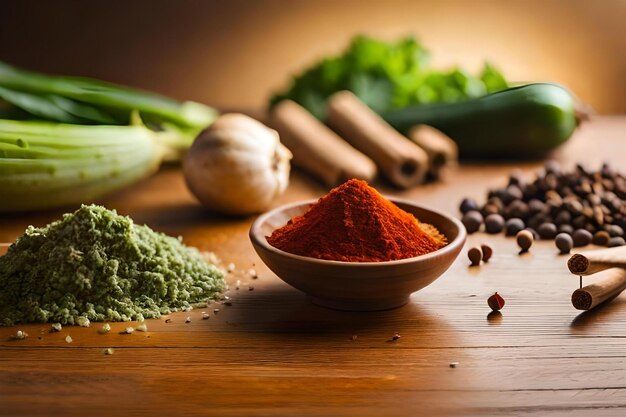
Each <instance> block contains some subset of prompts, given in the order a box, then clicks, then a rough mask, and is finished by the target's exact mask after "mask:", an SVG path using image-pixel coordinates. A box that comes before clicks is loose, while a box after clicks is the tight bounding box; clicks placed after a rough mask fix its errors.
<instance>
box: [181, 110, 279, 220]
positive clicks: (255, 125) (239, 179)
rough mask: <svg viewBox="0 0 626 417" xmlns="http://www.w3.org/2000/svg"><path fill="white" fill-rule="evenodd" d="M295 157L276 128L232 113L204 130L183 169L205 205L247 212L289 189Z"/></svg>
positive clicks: (233, 212) (262, 208) (189, 183)
mask: <svg viewBox="0 0 626 417" xmlns="http://www.w3.org/2000/svg"><path fill="white" fill-rule="evenodd" d="M290 159H291V152H289V150H288V149H287V148H286V147H285V146H283V145H282V144H281V143H280V140H279V137H278V133H277V132H276V131H275V130H273V129H270V128H268V127H267V126H265V125H263V124H262V123H260V122H258V121H256V120H254V119H252V118H250V117H248V116H245V115H243V114H237V113H231V114H225V115H223V116H220V117H219V118H218V119H217V120H216V121H215V122H214V123H213V124H212V125H211V126H210V127H209V128H208V129H206V130H204V131H203V132H202V133H200V135H199V136H198V137H197V138H196V140H195V141H194V143H193V145H191V148H190V149H189V151H188V152H187V155H186V156H185V159H184V161H183V172H184V174H185V179H186V181H187V186H188V187H189V189H190V190H191V192H192V193H193V194H194V195H195V196H196V197H197V198H198V200H200V202H201V203H202V204H203V205H204V206H205V207H207V208H209V209H211V210H215V211H219V212H222V213H226V214H235V215H244V214H252V213H258V212H261V211H264V210H265V209H267V208H268V207H269V206H270V204H271V203H272V201H273V200H274V198H276V197H277V196H278V195H280V194H282V193H283V191H285V189H286V188H287V185H288V184H289V168H290V164H289V161H290Z"/></svg>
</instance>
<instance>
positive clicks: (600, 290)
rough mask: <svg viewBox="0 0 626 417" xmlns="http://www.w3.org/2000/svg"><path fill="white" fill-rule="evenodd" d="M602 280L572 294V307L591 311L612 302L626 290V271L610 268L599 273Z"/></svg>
mask: <svg viewBox="0 0 626 417" xmlns="http://www.w3.org/2000/svg"><path fill="white" fill-rule="evenodd" d="M596 276H598V277H600V278H601V280H600V281H599V282H596V283H594V284H591V285H587V286H585V287H582V288H579V289H577V290H576V291H574V293H573V294H572V305H573V306H574V307H575V308H576V309H578V310H591V309H592V308H594V307H596V306H597V305H599V304H602V303H604V302H607V301H610V300H612V299H613V298H615V297H617V296H618V295H619V294H620V293H621V292H622V291H624V290H625V289H626V270H625V269H622V268H610V269H607V270H605V271H602V272H599V273H598V274H597V275H596Z"/></svg>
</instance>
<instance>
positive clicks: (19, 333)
mask: <svg viewBox="0 0 626 417" xmlns="http://www.w3.org/2000/svg"><path fill="white" fill-rule="evenodd" d="M27 337H28V333H26V332H25V331H23V330H18V331H17V332H15V336H13V339H16V340H24V339H26V338H27Z"/></svg>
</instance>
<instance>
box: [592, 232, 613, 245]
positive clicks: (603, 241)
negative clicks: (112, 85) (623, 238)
mask: <svg viewBox="0 0 626 417" xmlns="http://www.w3.org/2000/svg"><path fill="white" fill-rule="evenodd" d="M610 238H611V235H609V232H607V231H606V230H599V231H597V232H596V233H595V234H594V235H593V239H591V243H593V244H594V245H599V246H606V245H608V243H609V239H610Z"/></svg>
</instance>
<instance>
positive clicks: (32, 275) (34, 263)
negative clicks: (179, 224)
mask: <svg viewBox="0 0 626 417" xmlns="http://www.w3.org/2000/svg"><path fill="white" fill-rule="evenodd" d="M205 258H206V255H203V254H202V253H201V252H200V251H198V250H197V249H195V248H191V247H187V246H185V245H183V244H182V243H181V241H180V240H179V239H176V238H173V237H170V236H167V235H165V234H162V233H158V232H155V231H153V230H152V229H150V228H149V227H147V226H140V225H136V224H134V223H133V221H132V219H130V218H129V217H126V216H120V215H118V214H117V213H116V212H115V211H111V210H107V209H106V208H104V207H101V206H96V205H89V206H86V205H84V206H82V207H81V208H80V209H78V210H77V211H75V212H74V213H70V214H65V215H64V216H63V218H62V219H61V220H58V221H55V222H53V223H51V224H49V225H47V226H45V227H43V228H37V227H33V226H29V227H28V228H27V229H26V231H25V233H24V234H23V235H22V236H21V237H19V238H18V239H17V240H16V242H15V243H13V244H12V245H11V246H10V247H9V250H8V252H7V253H6V255H4V256H1V257H0V288H2V289H3V291H2V292H0V325H14V324H16V323H29V322H58V323H60V324H63V325H65V324H79V320H80V317H85V318H86V319H87V320H89V321H132V320H138V319H140V318H141V319H143V318H157V317H160V316H161V315H162V314H170V313H171V312H173V311H179V310H185V311H188V309H191V308H192V306H193V305H194V304H195V303H203V302H204V303H206V301H207V300H211V299H215V298H217V297H218V296H219V293H220V292H221V291H223V290H224V288H225V284H224V274H223V272H222V271H221V270H220V269H219V268H217V267H216V266H215V265H214V264H209V263H207V261H206V259H205ZM205 305H206V304H205Z"/></svg>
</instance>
